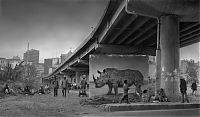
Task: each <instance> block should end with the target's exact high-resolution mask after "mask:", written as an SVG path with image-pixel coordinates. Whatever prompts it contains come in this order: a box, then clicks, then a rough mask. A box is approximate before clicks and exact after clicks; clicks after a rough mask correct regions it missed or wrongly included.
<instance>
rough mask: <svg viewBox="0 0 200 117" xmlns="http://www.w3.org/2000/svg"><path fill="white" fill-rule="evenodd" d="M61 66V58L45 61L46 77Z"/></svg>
mask: <svg viewBox="0 0 200 117" xmlns="http://www.w3.org/2000/svg"><path fill="white" fill-rule="evenodd" d="M59 64H60V59H59V58H49V59H44V75H48V74H50V73H51V72H52V71H54V70H55V69H56V68H57V67H58V66H59Z"/></svg>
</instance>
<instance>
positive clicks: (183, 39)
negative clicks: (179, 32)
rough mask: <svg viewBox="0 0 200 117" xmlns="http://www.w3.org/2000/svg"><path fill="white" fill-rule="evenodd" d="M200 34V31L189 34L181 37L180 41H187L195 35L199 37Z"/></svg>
mask: <svg viewBox="0 0 200 117" xmlns="http://www.w3.org/2000/svg"><path fill="white" fill-rule="evenodd" d="M199 32H200V31H199ZM198 36H200V33H196V34H192V35H189V36H186V37H184V38H180V41H185V40H188V39H190V38H193V37H198Z"/></svg>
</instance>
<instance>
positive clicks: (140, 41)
mask: <svg viewBox="0 0 200 117" xmlns="http://www.w3.org/2000/svg"><path fill="white" fill-rule="evenodd" d="M156 32H157V30H153V31H152V32H151V33H149V34H147V35H145V37H144V38H141V39H139V40H138V41H137V42H136V43H135V44H134V45H139V44H141V43H142V42H143V41H145V40H146V39H148V38H150V37H151V36H153V35H154V34H156Z"/></svg>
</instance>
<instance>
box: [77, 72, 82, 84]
mask: <svg viewBox="0 0 200 117" xmlns="http://www.w3.org/2000/svg"><path fill="white" fill-rule="evenodd" d="M80 76H81V73H80V72H79V71H76V84H77V86H79V84H80Z"/></svg>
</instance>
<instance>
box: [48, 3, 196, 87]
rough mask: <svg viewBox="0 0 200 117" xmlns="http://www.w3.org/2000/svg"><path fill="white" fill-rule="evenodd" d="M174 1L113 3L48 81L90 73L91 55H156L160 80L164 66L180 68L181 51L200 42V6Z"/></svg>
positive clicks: (109, 4) (170, 69)
mask: <svg viewBox="0 0 200 117" xmlns="http://www.w3.org/2000/svg"><path fill="white" fill-rule="evenodd" d="M154 1H156V2H154ZM172 1H173V0H160V1H159V0H110V1H109V2H108V5H107V8H106V9H105V12H104V14H103V16H102V18H101V19H100V21H99V23H98V24H97V26H96V27H95V29H94V30H93V31H92V33H91V34H90V35H89V36H88V37H87V38H86V39H85V40H84V41H83V42H82V44H81V45H80V46H79V47H78V48H76V50H75V51H74V53H73V54H72V55H71V56H70V57H69V59H67V60H66V61H65V62H64V63H63V64H61V65H60V66H59V67H58V68H57V69H56V70H55V71H53V72H52V73H51V74H50V75H49V76H48V78H51V77H53V76H54V75H56V74H59V73H60V72H65V73H67V72H76V71H86V72H88V70H89V55H90V54H136V55H141V54H142V55H152V56H156V55H157V60H158V61H157V77H158V78H160V77H161V76H160V75H161V73H160V72H161V67H166V68H167V70H168V71H169V72H172V70H174V69H177V67H178V65H177V61H179V48H182V47H185V46H188V45H191V44H194V43H197V42H200V39H199V38H200V23H199V17H200V13H199V11H200V8H199V4H200V3H199V0H174V2H172ZM180 4H181V5H180ZM166 43H167V44H166ZM170 48H172V49H171V50H170ZM160 50H163V51H160ZM165 50H166V51H165ZM176 54H178V56H176ZM167 56H170V57H171V58H172V59H171V58H169V57H167ZM161 58H163V59H162V60H161ZM165 58H166V59H167V60H165ZM166 61H168V62H167V63H166ZM174 61H175V62H174ZM166 64H172V66H175V67H171V66H168V65H166ZM168 68H169V69H168ZM158 84H162V83H160V81H159V83H158ZM158 87H160V86H158Z"/></svg>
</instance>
